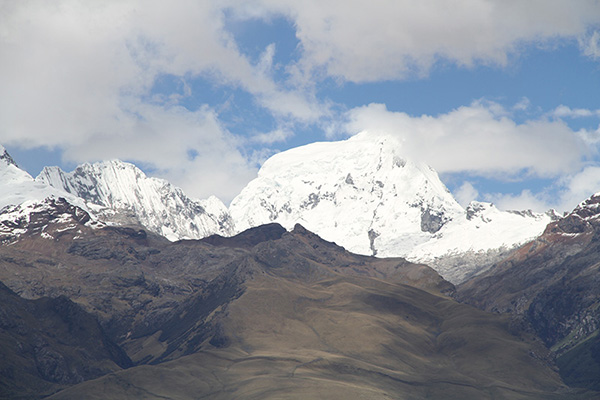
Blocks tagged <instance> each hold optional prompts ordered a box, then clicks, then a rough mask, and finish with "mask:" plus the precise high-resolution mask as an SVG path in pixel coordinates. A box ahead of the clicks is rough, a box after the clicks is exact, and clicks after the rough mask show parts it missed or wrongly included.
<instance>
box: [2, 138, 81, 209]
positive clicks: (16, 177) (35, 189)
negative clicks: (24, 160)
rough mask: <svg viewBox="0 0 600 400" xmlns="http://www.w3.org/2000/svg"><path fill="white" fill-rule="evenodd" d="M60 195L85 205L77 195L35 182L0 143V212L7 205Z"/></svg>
mask: <svg viewBox="0 0 600 400" xmlns="http://www.w3.org/2000/svg"><path fill="white" fill-rule="evenodd" d="M60 197H62V198H65V199H66V200H68V201H69V202H70V203H71V204H73V205H76V206H78V207H85V205H84V202H83V201H81V200H80V199H78V198H77V197H75V196H72V195H69V194H68V193H66V192H64V191H62V190H59V189H56V188H53V187H51V186H49V185H47V184H45V183H42V182H36V181H35V180H34V179H33V178H32V177H31V175H29V174H28V173H27V172H25V171H23V170H22V169H20V168H19V167H18V166H17V164H16V163H15V161H14V160H13V158H12V157H11V156H10V154H8V152H7V151H6V149H5V148H4V147H2V146H1V145H0V213H2V212H3V209H5V208H6V207H9V206H18V205H20V204H22V203H24V202H30V203H33V202H42V201H44V200H45V199H47V198H60Z"/></svg>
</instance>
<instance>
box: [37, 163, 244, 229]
mask: <svg viewBox="0 0 600 400" xmlns="http://www.w3.org/2000/svg"><path fill="white" fill-rule="evenodd" d="M36 181H38V182H43V183H46V184H48V185H51V186H53V187H55V188H59V189H61V190H64V191H66V192H68V193H72V194H73V195H75V196H78V197H80V198H82V199H84V200H85V201H86V202H87V203H88V205H89V208H90V210H92V211H93V212H95V214H96V215H98V216H99V217H100V218H102V219H104V220H107V221H109V222H116V223H123V222H127V216H129V217H130V218H132V219H134V220H137V222H139V223H140V224H142V225H144V226H145V227H146V228H148V229H149V230H150V231H153V232H155V233H157V234H159V235H163V236H165V237H167V238H168V239H170V240H178V239H186V238H187V239H190V238H202V237H205V236H209V235H212V234H215V233H217V234H220V235H224V236H226V235H230V234H232V233H233V229H234V228H233V222H232V220H231V218H230V217H229V213H228V211H227V208H226V207H225V205H224V204H223V203H222V202H221V201H220V200H219V199H217V198H216V197H211V198H209V199H207V200H195V199H191V198H189V197H187V196H186V195H185V193H183V191H182V190H181V189H179V188H177V187H175V186H173V185H171V184H170V183H169V182H167V181H166V180H163V179H158V178H151V177H147V176H146V175H145V174H144V172H142V171H141V170H140V169H139V168H137V167H136V166H135V165H133V164H130V163H125V162H122V161H118V160H113V161H104V162H99V163H95V164H83V165H80V166H78V167H77V168H76V169H75V170H74V171H72V172H64V171H62V170H61V169H60V168H58V167H46V168H44V170H42V172H41V173H40V174H39V176H38V177H37V178H36Z"/></svg>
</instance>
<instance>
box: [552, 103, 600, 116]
mask: <svg viewBox="0 0 600 400" xmlns="http://www.w3.org/2000/svg"><path fill="white" fill-rule="evenodd" d="M551 115H552V116H554V117H557V118H586V117H593V116H600V110H589V109H587V108H571V107H569V106H565V105H563V104H561V105H560V106H558V107H556V108H555V109H554V110H553V111H552V113H551Z"/></svg>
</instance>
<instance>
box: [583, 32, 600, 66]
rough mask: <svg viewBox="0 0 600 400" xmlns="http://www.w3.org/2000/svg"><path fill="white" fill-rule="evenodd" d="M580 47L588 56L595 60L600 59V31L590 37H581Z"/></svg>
mask: <svg viewBox="0 0 600 400" xmlns="http://www.w3.org/2000/svg"><path fill="white" fill-rule="evenodd" d="M579 47H581V49H582V51H583V54H585V55H586V56H588V57H591V58H593V59H594V60H598V59H600V31H594V32H592V33H591V34H590V35H586V36H583V37H581V38H580V39H579Z"/></svg>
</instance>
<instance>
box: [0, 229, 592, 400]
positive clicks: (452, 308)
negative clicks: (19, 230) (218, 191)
mask: <svg viewBox="0 0 600 400" xmlns="http://www.w3.org/2000/svg"><path fill="white" fill-rule="evenodd" d="M53 224H54V223H53V222H51V223H50V225H49V226H48V228H46V229H47V230H49V231H55V229H54V228H53ZM210 243H213V244H210ZM0 280H3V281H5V282H6V283H7V285H8V286H10V287H11V288H12V289H13V290H15V291H17V292H18V293H20V294H22V295H24V296H27V297H38V296H47V295H49V296H53V297H54V296H59V295H66V296H68V297H70V298H71V299H72V300H73V301H75V302H77V303H79V304H81V305H82V306H83V307H84V308H85V309H86V310H87V311H90V312H92V313H93V314H95V315H96V316H97V317H98V318H99V320H100V321H101V325H102V327H103V328H104V330H105V331H106V332H107V334H108V335H109V336H110V337H111V338H112V339H113V340H114V341H115V342H117V344H119V345H120V346H122V348H124V349H125V350H126V351H127V354H128V356H129V357H130V358H131V359H132V360H133V361H134V362H135V363H136V364H137V366H135V367H133V368H130V369H128V370H126V371H123V372H118V373H116V374H110V375H106V376H105V377H103V378H100V379H98V380H94V381H88V382H84V383H81V384H78V385H75V386H73V387H72V388H70V389H68V390H64V391H61V392H60V393H57V394H56V395H55V397H54V398H62V399H75V398H98V397H104V398H106V397H110V398H147V399H154V398H156V399H158V398H165V397H166V398H180V399H187V398H190V399H191V398H202V397H206V398H222V399H230V398H249V399H251V398H261V399H267V398H286V397H287V398H307V399H310V398H332V399H336V398H359V397H360V396H367V397H368V398H375V399H378V398H381V399H390V398H409V399H426V398H448V399H452V398H457V399H458V398H460V399H492V398H493V399H498V398H500V399H553V398H555V399H559V398H560V399H565V398H567V399H568V398H577V399H579V398H585V397H581V396H578V395H577V394H576V393H574V392H572V391H570V390H568V389H567V388H565V387H564V385H563V384H562V383H561V381H560V379H559V378H558V376H557V375H556V373H555V372H554V371H553V370H552V368H551V364H549V361H548V359H546V358H545V356H544V351H545V349H544V348H543V346H542V345H541V343H539V342H536V341H535V340H534V339H533V338H531V337H529V336H528V335H527V334H518V335H515V333H516V331H515V330H514V329H512V328H511V327H510V324H509V322H510V321H509V319H508V318H505V317H499V316H495V315H491V314H488V313H485V312H483V311H479V310H476V309H474V308H472V307H470V306H466V305H462V304H458V303H456V302H455V301H453V300H452V299H450V298H449V297H447V296H445V295H444V293H451V292H452V291H453V286H452V285H451V284H449V283H448V282H446V281H444V280H443V279H441V277H440V276H439V275H438V274H437V273H436V272H435V271H433V270H432V269H431V268H429V267H427V266H424V265H418V264H412V263H409V262H407V261H405V260H403V259H398V258H397V259H379V258H373V257H368V256H360V255H355V254H352V253H349V252H347V251H345V250H344V249H342V248H340V247H338V246H336V245H335V244H333V243H330V242H326V241H324V240H322V239H320V238H319V237H318V236H316V235H314V234H312V233H311V232H309V231H307V230H306V229H304V228H302V227H301V226H297V227H295V228H294V229H293V230H292V231H291V232H285V231H283V229H282V228H281V227H277V226H275V225H271V226H265V227H258V228H256V229H253V230H251V231H249V232H246V233H244V234H241V235H239V236H237V237H232V238H213V239H206V240H203V241H195V240H190V241H180V242H176V243H171V242H169V241H167V240H166V239H164V238H161V237H159V236H156V235H153V234H150V233H146V232H145V231H143V230H139V229H131V228H119V227H110V226H109V227H105V228H101V229H91V228H89V227H87V226H84V227H82V228H81V229H80V232H75V231H73V230H69V231H65V233H64V234H63V235H62V236H57V237H56V238H55V240H53V241H48V240H46V239H44V238H43V237H42V236H41V235H36V234H34V235H29V236H25V237H23V238H22V240H19V241H18V242H16V243H14V244H12V245H10V246H0Z"/></svg>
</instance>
